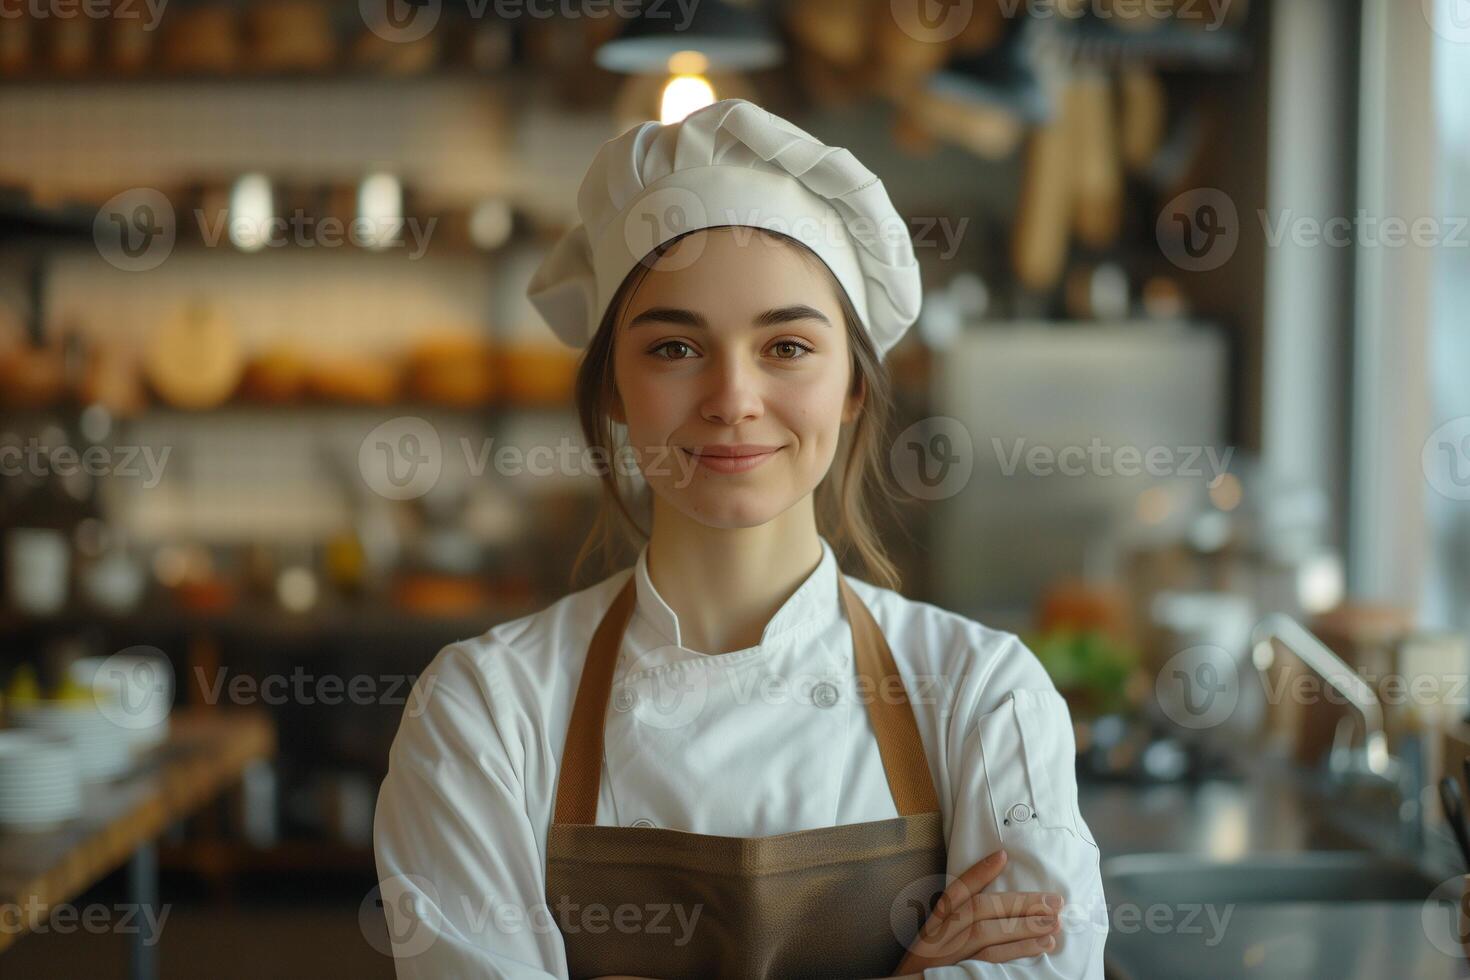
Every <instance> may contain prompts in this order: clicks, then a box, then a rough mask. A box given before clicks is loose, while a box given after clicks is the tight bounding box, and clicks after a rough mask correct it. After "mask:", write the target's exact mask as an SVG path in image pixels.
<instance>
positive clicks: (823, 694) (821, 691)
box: [812, 681, 837, 708]
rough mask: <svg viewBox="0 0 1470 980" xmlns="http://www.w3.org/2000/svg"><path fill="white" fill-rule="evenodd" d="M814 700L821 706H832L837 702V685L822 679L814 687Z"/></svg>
mask: <svg viewBox="0 0 1470 980" xmlns="http://www.w3.org/2000/svg"><path fill="white" fill-rule="evenodd" d="M812 702H813V703H814V704H816V706H817V707H819V708H830V707H832V706H833V705H834V704H836V703H837V685H836V684H833V683H832V682H831V681H822V682H821V683H819V684H817V685H816V686H815V687H813V688H812Z"/></svg>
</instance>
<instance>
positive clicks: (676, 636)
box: [633, 535, 841, 648]
mask: <svg viewBox="0 0 1470 980" xmlns="http://www.w3.org/2000/svg"><path fill="white" fill-rule="evenodd" d="M817 540H819V541H820V542H821V543H822V560H821V561H820V562H819V563H818V564H817V567H816V569H815V570H813V571H812V573H811V574H810V575H808V576H807V578H806V581H804V582H802V583H801V585H800V586H799V587H797V590H796V591H795V592H793V593H791V596H790V597H789V598H788V599H787V600H786V602H785V603H784V604H783V605H782V606H781V608H780V609H778V610H776V615H774V616H772V617H771V620H770V622H768V623H766V628H765V630H764V631H763V632H762V633H761V640H760V645H761V646H765V645H766V644H767V643H770V642H771V641H773V640H775V639H778V638H779V637H780V636H782V635H783V634H785V633H788V632H790V631H791V630H793V629H795V628H797V627H800V626H805V625H807V624H809V623H812V622H814V621H823V622H825V621H827V620H829V619H831V618H832V617H834V616H837V615H838V607H839V606H840V604H841V597H840V596H839V594H838V592H837V575H838V568H837V556H836V555H835V554H834V553H833V551H832V546H831V545H829V544H828V543H827V539H826V538H824V537H821V536H820V535H819V536H818V538H817ZM633 581H634V582H635V583H636V584H637V592H638V604H637V610H638V612H639V613H640V614H641V615H642V616H643V617H644V618H645V619H646V620H647V621H648V622H649V623H650V624H651V625H652V626H653V628H654V629H655V630H657V631H658V633H659V634H660V635H661V636H662V637H663V638H664V639H665V640H666V641H667V642H668V643H670V644H673V645H674V646H676V647H681V648H682V647H683V646H684V644H683V642H682V635H681V633H680V630H679V617H678V615H677V614H675V612H674V610H673V609H671V608H669V604H668V603H667V602H665V601H664V600H663V596H661V595H659V594H658V590H657V589H655V588H654V587H653V580H652V579H650V578H649V577H648V544H647V543H646V542H645V543H644V545H643V550H642V551H640V552H639V553H638V563H637V565H636V566H635V567H634V570H633Z"/></svg>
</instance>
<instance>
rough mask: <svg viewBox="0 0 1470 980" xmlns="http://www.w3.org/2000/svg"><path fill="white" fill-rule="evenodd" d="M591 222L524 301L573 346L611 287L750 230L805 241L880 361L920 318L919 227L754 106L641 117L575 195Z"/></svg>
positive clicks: (853, 167) (843, 153)
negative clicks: (704, 231) (674, 256)
mask: <svg viewBox="0 0 1470 980" xmlns="http://www.w3.org/2000/svg"><path fill="white" fill-rule="evenodd" d="M577 211H578V214H579V215H580V217H581V219H582V220H581V222H580V223H579V224H577V225H576V226H574V227H573V228H571V229H569V230H568V231H567V232H566V233H565V234H564V235H563V236H562V237H561V239H560V240H558V241H557V242H556V244H555V245H554V246H553V247H552V249H551V251H550V252H549V253H548V254H547V256H546V258H545V259H544V260H543V261H542V262H541V265H540V266H539V267H538V268H537V270H536V272H535V274H534V275H533V276H532V277H531V281H530V284H529V285H528V287H527V290H526V295H527V296H528V297H529V299H530V300H531V302H532V303H533V304H534V305H535V307H536V309H537V310H539V311H540V313H541V315H542V316H543V317H544V318H545V319H546V322H547V323H548V324H550V326H551V329H552V330H553V331H555V333H556V335H557V336H558V337H560V338H561V339H562V340H563V341H565V342H566V343H567V344H569V345H571V346H572V347H578V348H581V347H585V346H586V345H587V344H588V343H589V342H590V341H591V339H592V334H593V332H594V331H595V330H596V329H597V326H598V324H599V323H600V322H601V320H602V316H603V314H604V312H605V311H606V309H607V305H608V303H609V302H610V301H611V299H612V295H613V293H614V292H615V291H616V290H617V288H618V286H619V285H620V284H621V283H622V281H623V279H624V277H626V276H627V274H628V273H629V272H630V271H632V269H633V267H634V266H636V265H637V264H638V262H639V261H640V260H641V259H642V258H643V257H644V256H645V255H647V254H648V253H649V252H650V251H652V250H653V249H654V248H655V247H657V246H658V245H661V244H663V243H664V242H666V241H668V240H669V239H671V238H676V237H678V236H679V235H681V234H683V233H685V232H688V231H692V230H695V229H699V228H711V227H716V226H719V225H745V226H751V227H759V228H767V229H770V230H772V231H779V232H783V233H785V234H787V235H789V236H791V237H792V238H795V239H798V240H799V241H801V242H803V243H804V244H806V245H807V246H808V247H809V248H811V250H812V251H813V252H815V253H816V254H817V255H818V256H819V257H820V258H821V259H822V261H823V262H825V263H826V264H827V267H828V268H829V269H830V270H831V271H832V273H833V275H834V276H835V277H836V279H837V281H838V282H839V283H841V285H842V287H843V289H844V290H846V292H847V296H848V298H849V299H850V300H851V302H852V305H853V307H854V308H855V309H856V310H857V313H858V317H859V318H860V319H861V320H862V322H863V325H864V326H865V327H866V328H867V330H868V334H869V336H870V337H871V338H872V340H873V344H874V346H875V347H877V348H878V353H879V356H882V355H884V354H886V353H887V352H888V350H889V348H891V347H892V346H893V345H894V344H895V343H897V342H898V339H899V338H900V337H902V336H903V333H904V331H905V330H907V329H908V327H909V326H910V325H911V324H912V323H913V322H914V320H915V318H917V317H918V314H919V302H920V298H921V294H922V290H921V287H920V281H919V267H918V264H917V262H916V261H915V259H914V248H913V242H912V240H911V238H910V236H909V231H908V226H907V224H906V223H905V222H904V220H903V218H902V217H900V216H899V214H898V212H897V211H895V210H894V207H893V204H892V202H890V201H889V199H888V192H887V191H886V190H884V188H883V182H882V181H880V180H879V179H878V178H877V177H876V176H874V175H873V173H872V171H870V170H868V169H867V168H866V167H864V166H863V165H862V164H861V163H859V162H858V161H857V158H856V157H854V156H853V155H852V154H851V153H850V152H849V151H847V150H845V149H843V148H841V147H835V146H827V145H826V144H824V143H822V142H820V141H819V140H817V139H816V138H815V137H813V136H812V135H811V134H809V133H807V132H805V131H803V130H801V129H799V128H797V127H796V126H793V125H792V124H791V123H789V122H787V121H786V120H785V119H782V118H781V117H779V116H776V115H773V114H772V113H770V112H767V111H766V110H765V109H762V108H761V107H760V106H758V105H755V104H754V103H752V102H748V101H746V100H745V99H725V100H723V101H721V102H716V103H714V104H713V105H708V106H705V107H704V108H702V109H698V110H696V111H695V112H692V113H690V114H689V115H688V116H686V117H685V118H684V119H683V120H682V121H680V122H676V123H670V124H668V125H663V124H660V123H657V122H652V121H650V122H645V123H640V124H639V125H637V126H634V127H632V128H631V129H629V130H627V131H626V132H624V133H623V134H622V135H621V136H617V137H615V138H613V139H611V140H608V141H607V142H606V143H604V144H602V146H601V147H600V148H599V149H598V151H597V155H596V156H595V157H594V158H593V160H592V165H591V167H589V168H588V170H587V175H586V176H585V177H584V178H583V180H582V186H581V188H580V190H578V192H577Z"/></svg>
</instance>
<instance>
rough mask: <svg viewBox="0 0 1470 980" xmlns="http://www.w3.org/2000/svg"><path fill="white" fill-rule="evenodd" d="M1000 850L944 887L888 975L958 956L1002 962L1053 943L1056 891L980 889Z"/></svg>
mask: <svg viewBox="0 0 1470 980" xmlns="http://www.w3.org/2000/svg"><path fill="white" fill-rule="evenodd" d="M1005 863H1006V852H1005V851H996V852H995V853H994V854H992V855H990V856H989V857H986V858H982V859H981V860H980V861H977V862H976V863H975V864H974V865H973V866H972V867H971V868H970V869H969V870H967V871H965V872H964V873H963V874H961V875H960V876H959V877H958V878H956V879H955V880H954V881H952V882H950V884H949V887H948V888H946V889H945V890H944V894H942V895H940V896H939V901H937V902H935V903H934V911H933V913H932V914H930V916H929V918H928V920H927V921H926V922H925V923H924V927H923V928H922V929H920V930H919V934H918V935H917V936H915V937H914V941H913V943H912V944H911V945H910V946H909V951H908V953H906V954H905V955H904V958H903V960H902V961H901V962H900V963H899V964H898V968H897V969H895V970H894V971H893V976H895V977H903V976H910V975H913V974H919V973H922V972H923V971H924V970H926V969H928V968H929V967H931V966H949V965H950V964H952V963H958V962H960V961H961V960H985V961H986V962H989V963H1005V962H1007V961H1009V960H1016V959H1020V958H1021V957H1023V956H1039V955H1041V954H1042V953H1046V952H1049V951H1051V950H1053V949H1055V948H1056V932H1057V929H1058V928H1059V927H1060V924H1061V919H1060V916H1059V913H1060V912H1061V911H1062V904H1063V903H1062V896H1060V895H1056V894H1052V893H1050V892H993V893H989V894H982V891H983V889H984V888H985V887H986V886H987V885H989V884H990V883H991V882H992V881H994V880H995V878H996V875H998V874H1000V870H1001V868H1003V867H1005Z"/></svg>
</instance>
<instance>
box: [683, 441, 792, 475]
mask: <svg viewBox="0 0 1470 980" xmlns="http://www.w3.org/2000/svg"><path fill="white" fill-rule="evenodd" d="M780 449H781V447H780V446H776V447H775V448H773V449H768V450H766V451H765V452H754V453H747V454H744V455H740V456H730V455H718V456H717V455H713V454H710V453H701V452H699V451H698V450H694V449H686V450H684V451H685V452H686V453H688V454H689V455H690V456H692V457H694V461H695V462H696V463H698V464H699V465H700V466H702V467H704V468H705V469H707V470H713V471H714V472H716V473H744V472H745V471H746V470H753V469H755V468H756V467H757V466H759V465H761V464H762V463H764V462H765V461H766V460H768V459H770V458H771V457H772V456H774V455H776V453H777V452H779V451H780Z"/></svg>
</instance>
